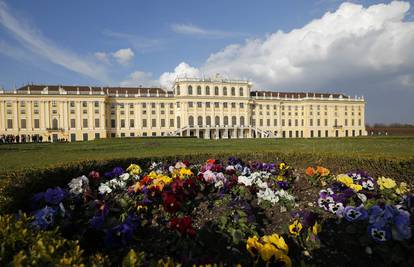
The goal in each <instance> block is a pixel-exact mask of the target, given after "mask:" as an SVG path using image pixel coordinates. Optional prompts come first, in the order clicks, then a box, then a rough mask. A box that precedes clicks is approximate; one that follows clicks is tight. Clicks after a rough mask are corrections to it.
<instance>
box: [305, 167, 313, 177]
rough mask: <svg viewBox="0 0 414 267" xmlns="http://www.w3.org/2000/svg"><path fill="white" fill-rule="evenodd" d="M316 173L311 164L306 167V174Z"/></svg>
mask: <svg viewBox="0 0 414 267" xmlns="http://www.w3.org/2000/svg"><path fill="white" fill-rule="evenodd" d="M314 174H315V170H314V169H313V168H312V167H311V166H309V167H307V168H306V175H307V176H313V175H314Z"/></svg>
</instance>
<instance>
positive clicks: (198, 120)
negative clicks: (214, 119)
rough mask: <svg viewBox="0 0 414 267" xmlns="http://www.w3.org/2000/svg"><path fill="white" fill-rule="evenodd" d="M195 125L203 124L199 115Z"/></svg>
mask: <svg viewBox="0 0 414 267" xmlns="http://www.w3.org/2000/svg"><path fill="white" fill-rule="evenodd" d="M197 125H198V126H203V117H201V116H198V117H197Z"/></svg>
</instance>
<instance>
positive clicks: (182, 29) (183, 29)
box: [171, 24, 245, 38]
mask: <svg viewBox="0 0 414 267" xmlns="http://www.w3.org/2000/svg"><path fill="white" fill-rule="evenodd" d="M171 29H172V30H173V31H174V32H176V33H179V34H185V35H195V36H201V37H209V38H225V37H232V36H243V35H245V34H243V33H238V32H226V31H219V30H208V29H204V28H201V27H199V26H196V25H193V24H173V25H171Z"/></svg>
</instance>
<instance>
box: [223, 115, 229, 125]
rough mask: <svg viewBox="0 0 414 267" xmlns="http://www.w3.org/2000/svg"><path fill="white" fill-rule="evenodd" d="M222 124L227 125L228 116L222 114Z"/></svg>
mask: <svg viewBox="0 0 414 267" xmlns="http://www.w3.org/2000/svg"><path fill="white" fill-rule="evenodd" d="M223 124H224V125H229V117H227V116H224V121H223Z"/></svg>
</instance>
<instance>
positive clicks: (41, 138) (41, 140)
mask: <svg viewBox="0 0 414 267" xmlns="http://www.w3.org/2000/svg"><path fill="white" fill-rule="evenodd" d="M39 141H40V143H42V142H43V136H42V135H41V136H40V137H39Z"/></svg>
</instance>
